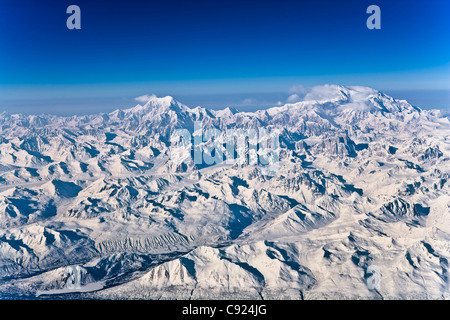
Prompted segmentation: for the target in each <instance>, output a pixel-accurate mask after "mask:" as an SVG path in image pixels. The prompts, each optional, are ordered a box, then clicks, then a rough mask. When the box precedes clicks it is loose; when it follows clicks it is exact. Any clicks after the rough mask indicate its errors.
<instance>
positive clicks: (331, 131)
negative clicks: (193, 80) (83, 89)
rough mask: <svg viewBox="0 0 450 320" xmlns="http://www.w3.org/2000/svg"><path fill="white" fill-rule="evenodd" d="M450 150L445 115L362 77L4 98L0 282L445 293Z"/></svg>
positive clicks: (316, 294)
mask: <svg viewBox="0 0 450 320" xmlns="http://www.w3.org/2000/svg"><path fill="white" fill-rule="evenodd" d="M230 132H232V134H230ZM252 132H256V133H257V134H256V135H252ZM261 132H263V133H264V134H261ZM180 133H181V135H180ZM242 135H244V136H243V138H242ZM180 137H181V138H180ZM230 137H231V140H232V141H234V142H237V141H241V143H236V144H232V148H231V149H230V148H227V147H226V144H227V143H228V142H230ZM240 139H241V140H240ZM181 140H182V141H183V143H180V141H181ZM261 146H265V147H261ZM212 150H214V151H212ZM267 150H270V155H271V156H268V152H267ZM196 152H198V153H200V154H202V155H204V156H205V157H206V156H207V157H208V158H215V159H217V156H218V154H220V155H221V156H222V158H223V159H222V160H223V161H215V162H214V163H205V162H200V163H199V162H198V161H196V160H195V159H194V158H195V157H194V154H195V153H196ZM274 155H275V156H274ZM263 157H266V158H268V159H269V160H268V162H267V163H266V164H264V163H260V162H258V161H256V162H255V161H251V159H252V158H253V159H256V160H258V159H262V158H263ZM449 157H450V121H449V119H448V118H447V117H443V116H441V115H440V113H439V111H436V110H421V109H420V108H418V107H415V106H412V105H410V104H409V103H408V102H406V101H404V100H396V99H393V98H391V97H389V96H387V95H385V94H383V93H382V92H379V91H377V90H373V89H370V88H366V87H344V86H337V85H326V86H321V87H316V88H314V95H309V96H308V95H307V96H306V97H305V99H304V100H303V101H301V102H297V103H291V104H286V105H284V106H279V107H274V108H270V109H265V110H260V111H257V112H253V113H249V112H238V111H237V110H235V109H232V108H226V109H224V110H220V111H216V110H209V109H206V108H202V107H197V108H193V109H191V108H188V107H187V106H185V105H183V104H181V103H179V102H177V101H176V100H174V99H173V98H172V97H163V98H158V97H155V96H149V97H148V101H147V102H146V103H144V104H143V105H137V106H135V107H133V108H130V109H125V110H116V111H114V112H111V113H105V114H97V115H89V116H73V117H59V116H52V115H28V116H27V115H20V114H8V113H1V114H0V298H3V299H6V298H35V297H37V298H54V297H55V296H59V295H64V297H73V298H93V299H103V298H107V299H128V298H138V299H139V298H145V299H173V298H183V299H188V298H192V299H201V298H212V299H217V298H233V299H236V298H252V299H319V298H369V299H373V298H375V299H376V298H386V299H389V298H393V299H405V298H425V299H426V298H431V299H440V298H446V299H448V298H450V282H449V259H450V219H449V218H450V210H449V207H450V192H449V175H450V165H449V164H450V162H449V161H450V159H449ZM202 159H203V158H202ZM203 160H204V159H203Z"/></svg>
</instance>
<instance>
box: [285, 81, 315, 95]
mask: <svg viewBox="0 0 450 320" xmlns="http://www.w3.org/2000/svg"><path fill="white" fill-rule="evenodd" d="M310 90H311V88H310V87H307V86H304V85H302V84H296V85H293V86H292V87H291V88H290V89H289V92H290V93H297V94H302V95H305V94H307V93H308V92H309V91H310Z"/></svg>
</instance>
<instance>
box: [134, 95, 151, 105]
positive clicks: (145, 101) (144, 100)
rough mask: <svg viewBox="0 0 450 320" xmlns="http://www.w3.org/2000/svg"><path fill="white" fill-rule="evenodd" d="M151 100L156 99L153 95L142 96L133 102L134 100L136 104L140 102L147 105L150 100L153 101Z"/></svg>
mask: <svg viewBox="0 0 450 320" xmlns="http://www.w3.org/2000/svg"><path fill="white" fill-rule="evenodd" d="M153 98H156V95H154V94H152V95H148V94H144V95H142V96H139V97H136V98H134V100H136V101H138V102H142V103H147V102H148V101H149V100H150V99H153Z"/></svg>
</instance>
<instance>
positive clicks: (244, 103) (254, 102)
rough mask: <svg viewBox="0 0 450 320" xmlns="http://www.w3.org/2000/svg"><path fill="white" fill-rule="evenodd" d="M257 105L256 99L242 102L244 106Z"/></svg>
mask: <svg viewBox="0 0 450 320" xmlns="http://www.w3.org/2000/svg"><path fill="white" fill-rule="evenodd" d="M255 104H256V99H254V98H247V99H244V100H243V101H242V105H244V106H249V105H255Z"/></svg>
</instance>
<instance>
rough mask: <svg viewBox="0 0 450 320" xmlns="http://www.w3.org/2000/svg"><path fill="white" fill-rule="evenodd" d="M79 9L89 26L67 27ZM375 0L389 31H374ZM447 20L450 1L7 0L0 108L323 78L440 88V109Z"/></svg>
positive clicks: (239, 89)
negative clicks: (371, 11) (71, 9)
mask: <svg viewBox="0 0 450 320" xmlns="http://www.w3.org/2000/svg"><path fill="white" fill-rule="evenodd" d="M71 4H76V5H78V6H79V7H80V8H81V30H68V29H67V27H66V19H67V18H68V16H69V14H67V13H66V8H67V7H68V6H69V5H71ZM371 4H377V5H378V6H379V7H380V8H381V30H369V29H367V27H366V20H367V18H368V16H369V15H368V14H367V13H366V9H367V7H368V6H369V5H371ZM449 21H450V1H448V0H422V1H414V0H411V1H402V0H389V1H386V0H370V1H366V0H348V1H337V0H329V1H324V0H316V1H301V0H295V1H285V0H276V1H263V0H260V1H245V0H241V1H234V0H228V1H223V0H210V1H196V0H189V1H186V0H185V1H171V0H164V1H135V0H126V1H112V0H110V1H100V0H90V1H84V0H70V1H65V0H55V1H45V0H39V1H37V0H1V1H0V109H4V110H7V111H15V110H18V111H23V112H37V113H40V112H56V113H84V112H86V111H87V112H94V111H97V110H98V111H110V110H113V109H116V108H118V107H126V106H127V107H129V106H132V105H133V104H134V103H135V102H134V101H133V97H136V96H139V95H142V94H151V93H155V94H157V95H166V94H171V95H173V96H175V98H177V99H178V100H181V102H184V103H188V104H189V103H190V104H192V105H194V106H195V105H197V104H206V106H213V107H214V106H217V105H220V104H232V105H233V104H234V105H235V106H240V105H241V106H244V107H245V101H247V103H248V104H251V103H253V104H255V103H256V104H257V103H258V102H259V103H261V104H271V103H274V102H276V101H277V100H280V99H281V100H282V99H284V98H285V96H287V95H288V94H289V90H290V88H291V87H292V86H294V85H298V84H301V85H305V86H311V85H316V84H325V83H336V84H344V85H366V86H370V87H374V88H376V89H380V90H384V91H390V92H394V93H395V92H397V93H399V92H403V93H404V92H408V91H414V92H415V94H416V95H417V94H418V93H417V92H418V90H419V89H420V92H422V91H423V92H424V93H423V96H420V95H419V100H420V99H421V98H423V99H425V100H424V101H428V100H427V99H426V96H427V95H428V96H429V97H433V92H438V91H439V92H440V95H441V96H442V97H443V98H442V99H440V100H439V99H438V100H439V101H440V102H435V103H437V105H436V107H442V104H444V105H445V103H446V102H448V98H449V96H448V94H446V93H445V92H449V91H450V76H449V75H450V41H449V39H450V22H449ZM283 95H285V96H283ZM406 95H408V94H407V93H406ZM424 97H425V98H424ZM399 98H404V97H399ZM406 98H407V97H406ZM434 98H435V101H436V97H435V96H434ZM425 104H426V102H425ZM444 108H445V106H444Z"/></svg>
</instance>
